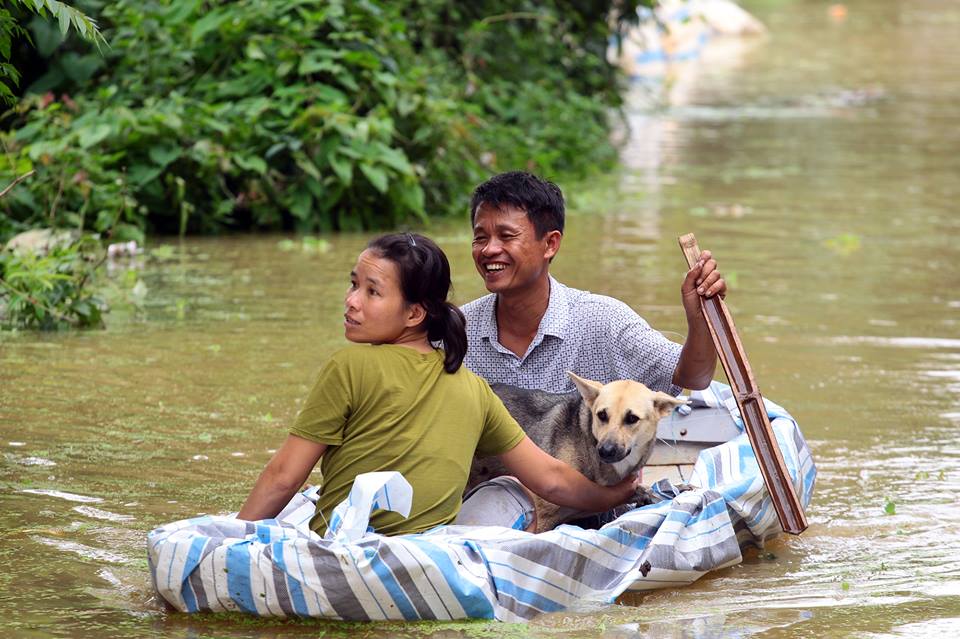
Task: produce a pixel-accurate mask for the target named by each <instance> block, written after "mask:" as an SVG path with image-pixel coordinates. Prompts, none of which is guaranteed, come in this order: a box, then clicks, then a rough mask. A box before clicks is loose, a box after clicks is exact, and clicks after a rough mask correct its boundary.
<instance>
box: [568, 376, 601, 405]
mask: <svg viewBox="0 0 960 639" xmlns="http://www.w3.org/2000/svg"><path fill="white" fill-rule="evenodd" d="M567 375H569V376H570V379H572V380H573V383H574V384H576V385H577V390H578V391H580V396H581V397H583V401H585V402H586V403H587V406H589V407H590V408H593V403H594V402H595V401H597V395H599V394H600V389H601V388H603V384H601V383H600V382H595V381H593V380H591V379H583V378H582V377H577V376H576V375H574V374H573V373H572V372H571V371H567Z"/></svg>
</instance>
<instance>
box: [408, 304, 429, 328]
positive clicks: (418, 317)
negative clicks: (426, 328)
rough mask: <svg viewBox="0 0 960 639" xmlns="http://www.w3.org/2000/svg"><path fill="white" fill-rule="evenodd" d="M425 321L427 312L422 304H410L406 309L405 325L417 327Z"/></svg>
mask: <svg viewBox="0 0 960 639" xmlns="http://www.w3.org/2000/svg"><path fill="white" fill-rule="evenodd" d="M426 319H427V311H426V309H425V308H423V305H422V304H411V305H410V306H408V307H407V321H406V322H405V323H406V325H407V326H408V327H410V328H414V327H416V326H419V325H420V324H421V323H422V322H423V321H424V320H426Z"/></svg>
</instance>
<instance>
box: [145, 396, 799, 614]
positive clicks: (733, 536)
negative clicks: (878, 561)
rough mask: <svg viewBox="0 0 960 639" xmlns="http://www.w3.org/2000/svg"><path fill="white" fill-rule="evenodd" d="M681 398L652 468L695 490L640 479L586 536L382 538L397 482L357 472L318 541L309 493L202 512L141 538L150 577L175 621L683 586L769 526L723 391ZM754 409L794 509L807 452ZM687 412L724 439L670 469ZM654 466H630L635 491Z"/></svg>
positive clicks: (583, 596) (685, 443)
mask: <svg viewBox="0 0 960 639" xmlns="http://www.w3.org/2000/svg"><path fill="white" fill-rule="evenodd" d="M691 399H692V400H693V402H694V404H693V405H694V408H693V410H690V411H689V415H687V416H684V415H683V414H682V413H681V412H675V413H674V414H673V415H671V416H669V417H667V418H665V420H664V421H663V422H661V424H660V430H659V435H660V438H661V441H660V447H661V448H664V447H666V450H661V451H659V452H658V454H660V455H661V457H660V460H661V461H664V462H665V463H662V464H658V465H657V466H656V467H655V468H656V469H659V471H660V472H662V473H665V474H667V475H671V474H673V473H676V474H677V477H674V479H682V480H684V481H686V482H688V483H690V484H692V485H694V486H696V487H697V488H696V489H695V490H690V491H686V492H678V491H677V490H676V489H675V487H674V485H673V483H672V481H671V479H670V477H665V478H663V479H661V480H660V481H658V482H657V483H656V484H655V486H654V488H655V491H656V492H658V493H660V494H661V495H662V496H664V498H665V499H664V501H663V502H660V503H658V504H654V505H650V506H646V507H643V508H639V509H635V510H632V511H630V512H628V513H626V514H624V515H622V516H620V517H619V518H617V519H616V520H614V521H613V522H611V523H609V524H607V525H605V526H603V527H602V528H601V529H600V530H583V529H581V528H578V527H576V526H569V525H566V526H560V527H559V528H557V529H556V530H552V531H549V532H544V533H540V534H536V535H534V534H531V533H525V532H521V531H516V530H511V529H507V528H501V527H496V526H490V527H467V526H440V527H438V528H435V529H433V530H430V531H428V532H426V533H422V534H418V535H399V536H395V537H385V536H381V535H378V534H376V533H374V532H372V531H370V530H368V526H367V524H368V521H369V515H370V512H371V511H372V510H373V509H376V508H386V509H389V510H394V511H397V512H400V513H402V514H406V513H407V512H409V507H410V498H411V495H412V491H411V489H410V486H409V484H407V482H406V480H404V479H403V477H402V476H401V475H400V474H399V473H394V472H387V473H368V474H366V475H360V476H358V477H357V479H356V481H355V482H354V486H353V490H352V492H351V493H350V496H349V497H348V499H347V500H346V501H345V502H343V503H341V504H340V505H339V506H338V507H337V508H336V509H335V511H334V514H333V517H332V520H331V522H330V529H329V531H328V532H327V534H326V536H325V537H322V538H321V537H320V536H319V535H317V534H316V533H314V532H312V531H310V530H309V528H308V527H307V523H308V521H309V519H310V517H311V516H312V515H313V512H314V504H313V501H312V500H315V499H316V495H315V492H311V491H310V490H308V491H305V492H304V493H301V494H298V495H297V496H296V497H294V499H293V500H292V501H291V502H290V504H289V505H288V506H287V507H286V508H285V509H284V511H283V512H281V513H280V515H278V517H277V518H276V519H275V520H264V521H260V522H246V521H240V520H237V519H233V518H230V517H221V516H204V517H197V518H194V519H188V520H184V521H178V522H175V523H171V524H168V525H166V526H162V527H160V528H157V529H155V530H153V531H152V532H151V533H150V534H149V535H148V558H149V563H150V572H151V576H152V578H153V584H154V586H155V588H156V590H157V593H158V594H159V596H160V597H162V598H163V600H165V601H166V602H168V603H169V604H170V605H172V606H173V607H174V608H176V609H177V610H180V611H183V612H200V611H242V612H246V613H250V614H255V615H260V616H276V617H286V616H304V617H323V618H328V619H343V620H382V619H393V620H420V619H435V620H447V619H464V618H483V619H499V620H501V621H508V622H516V621H524V620H529V619H531V618H533V617H535V616H537V615H539V614H541V613H544V612H557V611H561V610H565V609H568V608H571V607H577V608H582V607H583V606H584V604H595V603H610V602H613V601H614V600H615V599H616V598H617V597H618V596H620V595H621V594H623V593H624V592H627V591H635V592H636V591H645V590H653V589H657V588H667V587H677V586H685V585H687V584H690V583H693V582H694V581H696V580H697V579H699V578H700V577H701V576H703V575H704V574H705V573H707V572H709V571H711V570H717V569H720V568H725V567H727V566H732V565H735V564H737V563H739V562H740V561H741V560H742V554H741V552H742V550H743V549H745V548H746V547H748V546H762V545H763V544H764V542H765V541H767V540H769V539H771V538H773V537H776V536H777V535H778V534H780V533H781V528H780V524H779V522H778V520H777V515H776V512H775V511H774V508H773V506H772V504H771V502H770V497H769V495H768V494H767V491H766V489H765V487H764V485H763V481H762V478H761V476H760V472H759V468H758V465H757V461H756V458H755V457H754V454H753V450H752V449H751V447H750V443H749V441H748V440H747V436H746V435H745V434H744V433H743V425H742V422H741V421H740V417H739V414H738V412H737V407H736V402H735V401H734V398H733V397H732V395H731V393H730V389H729V387H727V386H725V385H723V384H719V383H717V382H714V383H713V385H711V387H710V388H709V389H707V390H706V391H702V392H696V393H693V394H692V395H691ZM765 402H766V408H767V412H768V415H769V417H770V420H771V422H772V425H773V429H774V432H775V434H776V437H777V442H778V444H779V446H780V449H781V451H782V452H783V457H784V459H785V461H786V465H787V468H788V470H789V473H790V477H791V479H792V481H793V483H794V485H795V487H796V489H797V493H798V495H799V496H800V498H801V501H802V502H803V505H804V506H807V505H808V504H809V503H810V498H811V496H812V494H813V487H814V481H815V479H816V468H815V466H814V463H813V459H812V457H811V455H810V450H809V449H808V447H807V444H806V442H805V441H804V439H803V435H802V434H801V432H800V429H799V428H798V426H797V424H796V422H795V421H794V420H793V418H792V417H791V416H790V415H789V414H788V413H787V412H786V411H785V410H784V409H783V408H781V407H780V406H777V405H776V404H774V403H772V402H770V401H769V400H765ZM716 409H725V410H723V411H717V410H716ZM702 411H712V413H709V414H712V415H719V416H720V417H721V418H722V419H721V421H720V423H719V424H718V425H717V428H721V429H722V428H726V427H728V426H729V424H733V425H734V428H735V430H732V431H730V432H731V434H734V435H735V436H734V437H733V438H732V439H731V440H730V441H728V442H726V443H723V444H721V445H719V446H713V447H710V448H707V449H705V450H703V451H702V452H700V453H699V458H698V459H697V461H696V464H695V465H694V466H693V468H692V469H690V468H689V467H688V466H685V465H684V464H682V463H675V462H682V461H683V455H682V454H681V452H682V451H683V449H684V447H686V448H688V449H689V447H690V446H697V445H698V442H697V441H693V440H696V439H698V436H697V435H696V432H700V431H702V430H703V429H702V428H692V426H694V425H695V424H696V423H697V422H698V420H699V422H701V423H703V422H704V419H703V415H705V414H707V413H704V412H702ZM728 416H729V417H728ZM687 420H690V421H687ZM707 421H708V422H709V420H707ZM724 422H725V423H726V425H725V424H724ZM681 432H683V434H681ZM699 439H703V438H702V437H701V438H699ZM700 445H702V444H700ZM671 451H672V452H671ZM670 455H673V456H674V457H670ZM655 468H651V467H647V469H645V472H644V479H645V482H647V481H649V480H650V478H651V477H650V471H653V470H655ZM687 475H688V476H687Z"/></svg>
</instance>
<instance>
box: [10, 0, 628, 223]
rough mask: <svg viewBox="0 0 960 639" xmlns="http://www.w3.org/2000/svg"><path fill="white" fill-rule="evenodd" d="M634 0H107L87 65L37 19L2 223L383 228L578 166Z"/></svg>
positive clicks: (593, 152)
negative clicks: (502, 181) (36, 64)
mask: <svg viewBox="0 0 960 639" xmlns="http://www.w3.org/2000/svg"><path fill="white" fill-rule="evenodd" d="M518 4H519V5H520V6H519V7H518V6H517V5H518ZM636 4H637V3H636V2H617V3H613V2H598V3H590V2H577V1H569V0H568V1H565V2H564V1H555V2H532V1H530V2H522V3H516V2H514V3H507V2H501V1H491V0H485V1H480V2H476V3H455V2H440V1H439V0H407V1H405V2H385V1H383V2H376V1H373V0H367V1H364V2H344V1H342V0H269V1H268V0H237V1H234V2H229V3H225V2H224V3H221V2H203V1H201V0H170V1H167V2H160V1H158V0H144V1H137V2H134V1H132V0H118V1H117V2H111V3H105V4H103V7H102V9H101V10H99V12H98V13H96V18H97V20H98V21H99V22H100V23H101V24H102V25H103V32H104V35H105V37H106V39H107V41H108V42H109V43H110V48H109V49H107V50H105V51H104V56H105V59H104V63H103V65H102V66H100V67H97V65H93V64H91V63H90V58H89V57H86V56H89V55H90V51H89V45H85V44H82V43H79V42H77V41H75V40H73V39H66V40H63V39H62V36H59V35H57V33H51V32H50V30H49V29H48V30H47V31H43V32H42V33H41V31H42V28H41V27H40V26H38V25H36V24H34V25H33V27H32V28H33V29H34V31H35V36H36V35H37V34H38V33H40V34H41V35H43V37H44V38H46V39H47V40H46V41H47V44H48V46H46V47H45V48H44V52H46V53H48V54H49V56H48V57H47V58H46V59H45V61H44V63H45V65H46V69H47V71H46V73H45V74H44V75H41V76H40V77H38V78H37V79H36V80H34V82H33V85H34V86H37V87H41V88H44V89H49V90H50V91H51V92H50V93H48V94H46V95H44V96H38V95H32V96H27V97H26V98H25V99H24V100H22V101H21V103H20V105H19V106H18V108H17V109H16V110H15V111H14V112H13V113H11V114H10V115H9V116H8V119H7V125H8V126H9V127H10V130H9V131H8V132H7V133H4V134H0V143H2V144H3V146H4V148H5V151H6V153H5V154H4V156H2V157H0V181H2V180H3V179H4V178H7V181H8V182H9V181H11V180H12V179H14V178H15V177H17V176H19V175H22V174H23V173H25V172H26V171H29V170H35V171H36V174H35V175H34V176H33V178H31V179H30V180H28V181H26V182H24V183H23V185H21V186H19V187H18V188H17V189H15V190H14V191H13V192H12V193H11V194H10V195H9V196H8V197H7V198H5V199H4V200H2V201H0V211H2V212H0V217H3V216H5V217H6V221H5V222H3V220H0V234H2V233H3V232H4V225H5V226H6V232H7V233H10V232H13V231H16V230H19V229H22V228H28V227H31V226H34V225H37V224H41V223H42V224H44V225H59V226H70V227H79V228H83V229H91V230H94V231H97V232H101V233H105V232H107V231H108V229H114V232H115V233H116V234H118V235H120V236H122V237H135V236H136V235H137V234H138V233H139V230H140V229H146V230H148V231H161V232H174V231H176V232H181V233H183V232H192V231H201V232H205V231H206V232H208V231H215V230H217V229H220V228H224V227H241V228H247V227H255V228H257V227H260V228H296V229H298V230H301V231H304V232H314V231H329V230H353V229H361V228H374V227H389V226H397V225H401V224H405V223H409V222H416V221H421V222H422V221H425V220H427V219H428V217H429V216H431V215H438V214H444V213H447V212H450V211H462V210H464V208H465V204H466V202H467V199H468V197H469V193H470V189H471V188H472V187H473V185H475V184H476V183H477V182H478V181H479V180H481V179H482V178H483V177H485V176H486V175H487V174H489V173H490V172H493V171H499V170H507V169H513V168H526V169H529V170H534V171H538V172H541V173H544V174H547V175H550V176H553V177H556V176H557V175H558V174H578V173H580V174H582V173H584V172H586V171H589V170H592V169H594V168H595V167H597V166H602V165H604V164H605V163H608V162H610V161H611V159H612V158H613V153H612V149H611V148H610V145H609V142H608V141H607V117H608V116H607V113H608V110H609V108H610V107H611V106H616V105H617V104H618V103H619V102H618V100H619V98H618V94H617V90H616V89H617V87H616V75H615V72H614V70H613V69H612V68H611V67H610V66H609V65H608V64H607V62H606V61H605V58H604V52H605V49H606V45H607V40H608V37H609V27H608V19H609V17H610V12H611V6H613V5H615V6H616V7H617V11H619V12H621V13H620V14H618V15H620V16H629V15H635V13H634V9H635V7H636ZM84 8H85V9H87V10H88V12H91V13H95V12H96V11H97V7H96V6H95V5H94V4H93V3H91V4H90V6H89V7H87V6H86V5H84ZM50 38H60V39H61V40H62V41H61V42H59V44H57V45H56V46H53V47H51V46H49V40H50ZM91 69H92V71H91ZM90 74H92V75H90ZM54 91H55V92H56V93H59V95H60V97H59V98H57V97H56V94H55V93H53V92H54ZM0 236H2V235H0Z"/></svg>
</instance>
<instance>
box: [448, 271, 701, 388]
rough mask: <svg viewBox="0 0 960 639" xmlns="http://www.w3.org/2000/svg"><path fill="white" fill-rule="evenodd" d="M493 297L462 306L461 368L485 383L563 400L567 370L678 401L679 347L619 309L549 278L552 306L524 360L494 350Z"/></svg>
mask: <svg viewBox="0 0 960 639" xmlns="http://www.w3.org/2000/svg"><path fill="white" fill-rule="evenodd" d="M495 309H496V295H493V294H490V295H486V296H484V297H481V298H480V299H477V300H474V301H472V302H470V303H468V304H465V305H464V306H463V307H462V310H463V313H464V315H466V318H467V356H466V358H465V359H464V364H465V365H466V366H467V368H469V369H470V370H472V371H473V372H474V373H476V374H477V375H480V377H483V378H484V379H486V380H487V381H488V382H490V383H495V382H501V383H504V384H511V385H513V386H519V387H521V388H528V389H540V390H544V391H547V392H550V393H565V392H567V391H572V390H574V389H575V387H574V385H573V382H572V381H571V380H570V378H569V376H568V375H567V371H573V372H574V373H576V374H577V375H579V376H580V377H585V378H587V379H592V380H595V381H598V382H600V383H603V384H606V383H608V382H612V381H614V380H617V379H634V380H637V381H639V382H642V383H643V384H646V385H647V386H648V387H649V388H650V389H652V390H661V391H664V392H666V393H670V394H671V395H677V394H679V393H680V391H681V390H682V389H681V388H680V387H679V386H675V385H674V384H673V383H672V381H671V380H672V378H673V371H674V369H675V368H676V367H677V362H678V361H679V359H680V350H681V348H682V347H681V345H680V344H677V343H675V342H671V341H670V340H668V339H667V338H665V337H664V336H663V335H661V334H660V333H659V332H657V331H655V330H654V329H653V328H651V327H650V325H649V324H648V323H647V322H646V321H645V320H644V319H643V318H642V317H640V316H639V315H637V314H636V313H635V312H634V311H633V309H631V308H630V307H629V306H627V305H626V304H624V303H623V302H621V301H619V300H616V299H613V298H612V297H606V296H604V295H594V294H593V293H590V292H587V291H580V290H577V289H574V288H569V287H567V286H564V285H563V284H561V283H559V282H558V281H556V280H555V279H553V278H552V277H551V278H550V302H549V304H548V306H547V312H546V314H544V316H543V319H542V320H540V327H539V328H538V329H537V334H536V336H535V337H534V338H533V342H531V343H530V346H529V348H527V352H526V353H525V354H524V356H523V357H517V356H516V355H515V354H513V353H512V352H511V351H509V350H507V349H506V348H504V347H503V346H501V345H500V342H499V341H498V334H497V320H496V314H495Z"/></svg>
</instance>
